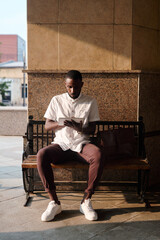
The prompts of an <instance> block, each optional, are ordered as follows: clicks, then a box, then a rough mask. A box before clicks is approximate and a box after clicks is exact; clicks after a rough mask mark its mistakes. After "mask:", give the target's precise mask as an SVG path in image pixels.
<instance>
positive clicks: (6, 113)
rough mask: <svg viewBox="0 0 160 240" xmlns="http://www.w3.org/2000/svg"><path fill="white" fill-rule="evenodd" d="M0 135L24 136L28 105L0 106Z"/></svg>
mask: <svg viewBox="0 0 160 240" xmlns="http://www.w3.org/2000/svg"><path fill="white" fill-rule="evenodd" d="M0 126H1V127H0V135H4V136H23V135H24V134H25V132H26V128H27V108H26V107H0Z"/></svg>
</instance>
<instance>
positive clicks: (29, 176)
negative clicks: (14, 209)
mask: <svg viewBox="0 0 160 240" xmlns="http://www.w3.org/2000/svg"><path fill="white" fill-rule="evenodd" d="M33 171H34V170H33V169H29V174H28V171H26V179H27V182H28V189H26V202H25V204H24V207H27V206H28V204H29V202H30V200H31V199H32V197H30V193H31V192H33V179H34V176H33V174H34V172H33Z"/></svg>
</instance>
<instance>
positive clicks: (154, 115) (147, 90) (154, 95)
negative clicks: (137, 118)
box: [139, 73, 160, 132]
mask: <svg viewBox="0 0 160 240" xmlns="http://www.w3.org/2000/svg"><path fill="white" fill-rule="evenodd" d="M139 89H140V90H139V91H140V96H139V98H140V103H139V112H140V114H141V115H142V116H143V117H144V122H145V128H146V131H147V132H148V131H158V130H160V74H156V73H154V74H142V75H141V78H140V86H139Z"/></svg>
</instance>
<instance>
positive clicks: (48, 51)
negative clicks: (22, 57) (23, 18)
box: [28, 24, 58, 70]
mask: <svg viewBox="0 0 160 240" xmlns="http://www.w3.org/2000/svg"><path fill="white" fill-rule="evenodd" d="M28 68H29V69H39V70H43V69H44V70H45V69H47V70H48V69H54V70H55V69H58V26H57V25H47V24H45V25H44V24H28Z"/></svg>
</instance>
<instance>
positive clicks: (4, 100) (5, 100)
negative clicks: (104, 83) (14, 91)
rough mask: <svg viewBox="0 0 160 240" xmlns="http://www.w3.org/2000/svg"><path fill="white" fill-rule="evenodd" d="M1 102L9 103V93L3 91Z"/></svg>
mask: <svg viewBox="0 0 160 240" xmlns="http://www.w3.org/2000/svg"><path fill="white" fill-rule="evenodd" d="M2 101H3V102H10V101H11V91H5V93H4V96H3V98H2Z"/></svg>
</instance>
